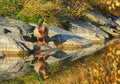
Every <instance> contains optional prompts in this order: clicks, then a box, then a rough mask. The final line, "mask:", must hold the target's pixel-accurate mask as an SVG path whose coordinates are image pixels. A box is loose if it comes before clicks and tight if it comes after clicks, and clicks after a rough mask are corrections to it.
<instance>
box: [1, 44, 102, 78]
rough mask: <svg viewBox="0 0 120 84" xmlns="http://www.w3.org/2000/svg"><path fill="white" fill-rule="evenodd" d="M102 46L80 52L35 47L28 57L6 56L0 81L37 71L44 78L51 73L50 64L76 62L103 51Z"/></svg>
mask: <svg viewBox="0 0 120 84" xmlns="http://www.w3.org/2000/svg"><path fill="white" fill-rule="evenodd" d="M102 47H103V46H101V45H92V44H91V45H90V46H87V47H85V48H82V49H79V50H71V51H70V50H69V51H67V50H64V51H63V50H61V49H58V48H52V47H49V48H48V47H47V49H45V50H43V51H42V50H41V47H40V46H38V45H34V49H33V50H31V52H30V53H29V55H27V56H14V55H6V56H5V57H1V59H0V80H5V79H10V78H13V77H16V76H21V75H25V74H26V73H27V72H29V71H31V70H33V69H34V70H35V71H36V73H37V74H38V75H41V76H42V77H43V78H44V77H45V76H46V75H47V73H48V72H49V64H51V63H55V62H59V61H61V60H64V59H69V61H72V60H76V59H78V58H80V57H82V56H85V55H87V54H90V53H94V52H95V51H97V50H99V49H101V48H102Z"/></svg>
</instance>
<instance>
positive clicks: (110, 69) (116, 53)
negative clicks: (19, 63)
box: [0, 43, 120, 84]
mask: <svg viewBox="0 0 120 84" xmlns="http://www.w3.org/2000/svg"><path fill="white" fill-rule="evenodd" d="M66 83H67V84H119V83H120V43H114V44H112V45H110V46H108V47H106V48H104V49H102V50H100V51H98V52H96V53H95V54H92V55H90V56H86V57H84V58H81V59H79V60H77V61H74V62H68V61H66V62H65V61H63V62H60V63H58V64H55V65H51V68H50V74H49V78H48V79H46V80H44V81H43V83H42V84H66ZM0 84H39V81H38V75H37V74H36V73H35V72H34V71H32V72H30V73H28V74H27V75H25V76H22V77H17V78H14V79H11V80H8V81H2V82H0Z"/></svg>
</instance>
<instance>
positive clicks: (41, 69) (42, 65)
mask: <svg viewBox="0 0 120 84" xmlns="http://www.w3.org/2000/svg"><path fill="white" fill-rule="evenodd" d="M45 60H46V56H45V55H39V56H38V59H37V62H36V63H35V64H34V70H35V71H36V73H37V74H38V75H39V76H41V77H42V78H43V79H46V78H47V77H48V76H47V73H48V68H49V65H48V63H47V62H45Z"/></svg>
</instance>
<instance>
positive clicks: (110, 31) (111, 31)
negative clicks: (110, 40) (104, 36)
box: [99, 26, 119, 37]
mask: <svg viewBox="0 0 120 84" xmlns="http://www.w3.org/2000/svg"><path fill="white" fill-rule="evenodd" d="M99 28H100V29H102V30H103V31H105V32H107V33H108V34H110V35H111V36H115V37H117V36H119V32H118V31H117V30H116V29H113V28H110V27H105V26H99Z"/></svg>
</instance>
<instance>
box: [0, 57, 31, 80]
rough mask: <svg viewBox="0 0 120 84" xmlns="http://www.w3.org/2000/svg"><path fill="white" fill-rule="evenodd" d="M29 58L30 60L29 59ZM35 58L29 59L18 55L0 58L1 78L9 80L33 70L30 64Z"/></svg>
mask: <svg viewBox="0 0 120 84" xmlns="http://www.w3.org/2000/svg"><path fill="white" fill-rule="evenodd" d="M28 59H29V60H28ZM30 60H33V58H27V60H25V59H23V58H21V57H20V56H18V55H11V56H8V55H6V57H5V58H4V59H2V60H0V80H8V79H10V78H13V77H17V76H22V75H24V74H26V73H27V72H29V71H31V70H32V67H31V66H30V65H31V63H32V61H30Z"/></svg>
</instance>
